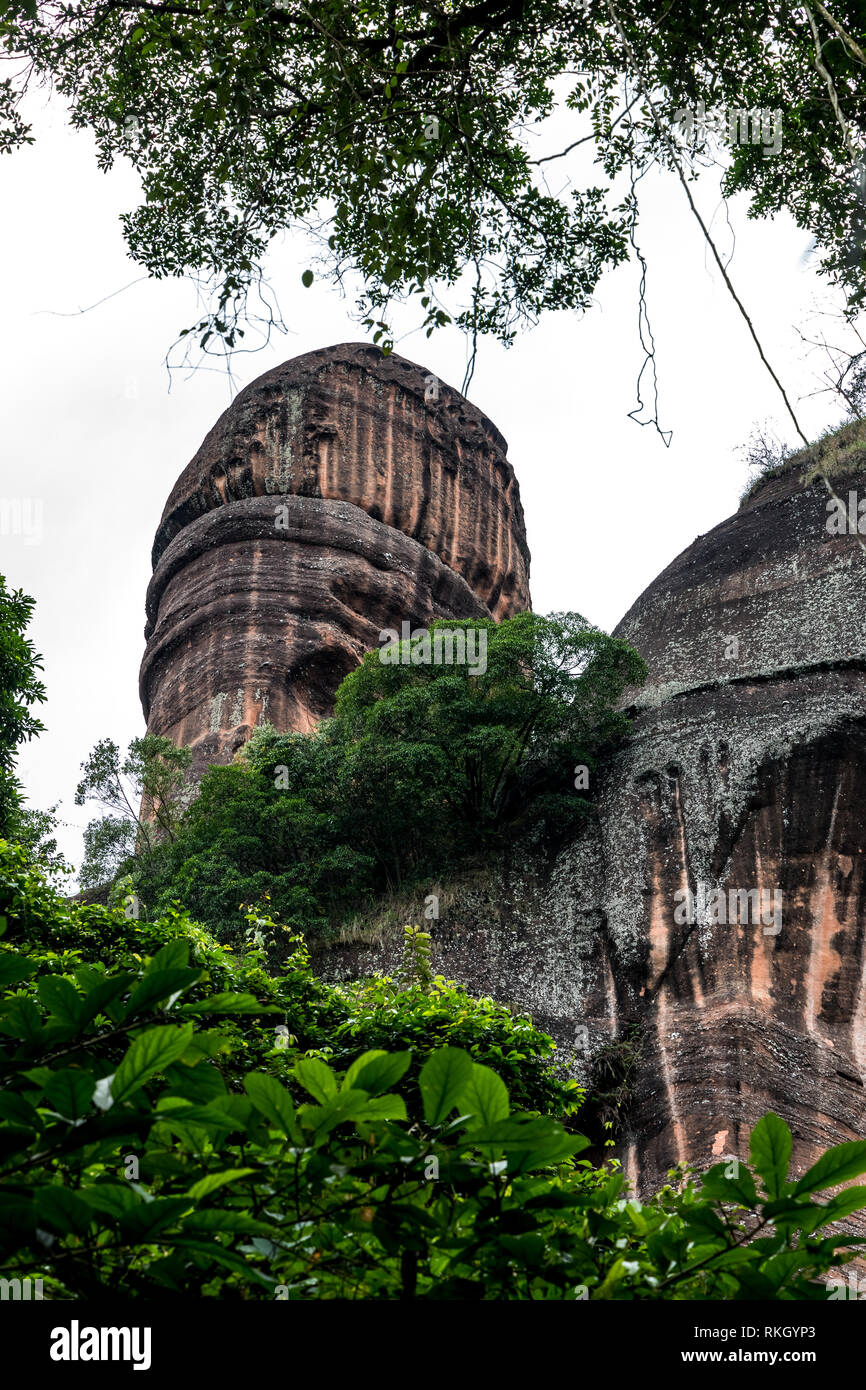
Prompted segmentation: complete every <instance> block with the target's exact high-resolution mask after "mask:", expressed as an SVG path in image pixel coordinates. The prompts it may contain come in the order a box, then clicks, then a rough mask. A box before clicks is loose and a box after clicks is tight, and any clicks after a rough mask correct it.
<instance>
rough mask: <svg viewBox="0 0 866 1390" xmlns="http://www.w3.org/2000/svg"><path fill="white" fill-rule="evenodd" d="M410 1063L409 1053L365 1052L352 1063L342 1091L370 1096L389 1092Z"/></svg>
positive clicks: (410, 1056) (410, 1055) (410, 1054)
mask: <svg viewBox="0 0 866 1390" xmlns="http://www.w3.org/2000/svg"><path fill="white" fill-rule="evenodd" d="M411 1062H412V1053H411V1052H379V1051H373V1052H365V1053H364V1054H363V1056H362V1057H359V1058H358V1060H357V1061H356V1062H353V1063H352V1065H351V1066H350V1068H349V1070H348V1071H347V1072H346V1075H345V1078H344V1080H343V1090H344V1091H352V1090H358V1091H367V1092H368V1093H369V1094H370V1095H371V1096H376V1095H379V1094H380V1093H381V1092H382V1091H390V1089H391V1087H392V1086H396V1084H397V1082H398V1081H399V1080H400V1078H401V1077H402V1076H405V1074H406V1072H407V1071H408V1070H409V1066H410V1064H411Z"/></svg>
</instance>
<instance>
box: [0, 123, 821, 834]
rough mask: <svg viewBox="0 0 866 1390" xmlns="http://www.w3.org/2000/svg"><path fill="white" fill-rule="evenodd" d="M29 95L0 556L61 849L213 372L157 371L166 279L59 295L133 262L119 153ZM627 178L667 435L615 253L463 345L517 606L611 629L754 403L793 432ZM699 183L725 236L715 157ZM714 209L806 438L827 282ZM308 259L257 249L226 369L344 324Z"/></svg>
mask: <svg viewBox="0 0 866 1390" xmlns="http://www.w3.org/2000/svg"><path fill="white" fill-rule="evenodd" d="M32 109H33V111H34V114H35V118H36V130H37V136H38V138H37V143H36V144H35V146H32V147H29V148H26V149H24V150H21V151H20V152H17V153H15V154H14V155H12V156H6V157H5V158H4V159H3V160H2V162H0V199H2V201H0V207H2V211H3V216H2V219H0V257H2V265H3V268H4V299H5V303H4V320H5V321H4V324H3V338H2V341H3V349H2V355H3V362H2V374H0V383H2V386H0V389H2V405H0V414H2V419H0V499H2V498H7V499H31V501H33V502H38V501H41V503H42V506H43V514H44V535H43V538H42V541H41V543H40V544H28V543H27V540H26V538H25V537H24V536H16V535H9V534H7V535H3V536H0V547H2V556H0V569H2V571H3V572H5V573H6V575H7V577H8V579H9V581H10V583H11V585H12V586H13V587H18V588H23V589H24V590H25V591H27V592H28V593H30V594H32V595H34V597H35V598H36V600H37V612H36V620H35V624H34V626H33V630H32V635H33V637H34V640H35V643H36V646H37V649H38V650H39V651H40V652H41V653H42V654H43V656H44V661H45V673H44V678H45V681H46V684H47V687H48V701H47V704H46V705H45V706H44V707H43V708H42V710H41V711H40V713H41V716H42V718H43V719H44V722H45V723H46V725H47V732H46V733H45V734H44V735H43V736H42V737H41V738H40V739H39V740H38V741H36V742H34V743H32V744H31V745H29V746H28V747H25V749H24V751H23V753H22V756H21V759H20V765H19V766H20V775H21V777H22V780H23V782H24V784H25V788H26V791H27V794H28V797H29V798H30V800H31V803H32V804H34V805H37V806H47V805H49V804H51V803H53V802H57V801H59V802H60V803H61V816H62V818H63V821H64V822H65V828H64V833H63V837H62V845H63V848H64V850H65V852H66V853H67V855H68V856H69V857H70V858H71V859H72V860H73V861H74V862H79V861H80V854H81V830H82V828H83V826H84V824H85V823H86V820H87V818H88V812H87V810H85V809H84V808H78V807H76V806H75V805H74V802H73V794H74V788H75V783H76V780H77V775H78V771H79V764H80V762H81V760H82V758H84V757H85V755H86V754H87V752H88V751H89V749H90V748H91V747H92V745H93V744H94V743H95V742H96V741H97V740H98V739H99V738H102V737H106V736H111V737H112V738H114V739H115V740H117V742H118V743H120V744H121V745H125V744H126V743H127V742H128V740H129V739H130V738H132V737H134V736H136V735H138V734H140V733H142V732H143V731H144V723H143V718H142V713H141V707H140V704H139V700H138V668H139V663H140V660H141V656H142V651H143V645H144V643H143V625H144V596H145V589H146V587H147V582H148V578H149V575H150V548H151V544H152V540H153V534H154V531H155V528H156V525H157V523H158V521H159V517H160V514H161V512H162V508H163V505H164V502H165V499H166V497H167V495H168V492H169V490H170V488H171V486H172V484H173V483H174V481H175V479H176V478H177V476H178V474H179V473H180V472H181V470H182V469H183V468H184V466H185V465H186V463H187V462H188V461H189V459H190V458H191V457H192V455H193V454H194V453H195V451H196V449H197V448H198V446H199V444H200V442H201V440H202V438H203V437H204V435H205V433H206V432H207V430H208V429H209V428H210V427H211V425H212V424H213V423H214V421H215V420H216V418H217V416H218V415H219V414H220V412H221V411H222V410H223V409H225V407H226V406H227V405H228V404H229V403H230V400H231V387H230V384H229V382H228V380H227V379H226V377H225V375H224V374H221V373H220V372H219V371H217V370H207V371H203V370H199V371H196V372H193V373H189V374H187V375H185V376H184V375H181V374H175V376H174V379H173V381H172V383H171V389H170V390H169V379H168V375H167V372H166V369H165V366H164V357H165V353H166V351H167V349H168V348H169V346H170V345H171V343H172V342H173V341H174V339H175V337H176V335H177V332H178V330H179V329H180V328H182V327H186V326H187V325H188V324H190V323H191V322H193V321H194V314H195V303H194V299H193V296H192V292H191V290H190V288H189V286H187V285H185V284H184V283H182V282H162V283H157V282H150V281H145V282H143V283H139V284H135V285H133V287H132V288H129V289H127V290H125V292H123V293H121V294H117V295H116V296H115V297H114V298H111V299H109V300H108V301H107V302H105V303H103V304H101V305H100V306H99V307H97V308H94V309H92V310H90V311H89V312H87V313H84V314H80V313H77V312H76V311H77V310H79V309H81V308H84V307H86V306H89V305H92V304H95V303H96V302H97V301H100V300H103V299H104V298H105V297H106V296H108V295H112V294H113V292H115V291H117V290H119V289H120V288H121V287H123V286H125V285H127V284H128V283H129V282H130V281H133V280H135V279H136V278H137V277H138V276H139V275H140V273H141V272H140V271H139V269H138V268H137V267H136V266H135V265H134V264H133V263H132V262H131V261H130V260H129V259H128V257H127V255H126V252H125V247H124V242H123V239H122V236H121V231H120V226H119V221H118V218H119V214H120V213H121V212H122V211H124V210H125V209H128V208H131V207H133V206H134V205H135V202H136V188H137V184H136V180H135V178H134V177H133V175H132V174H131V173H130V172H129V171H128V170H125V169H119V170H115V171H113V172H111V173H110V174H108V175H106V174H103V173H100V172H99V170H98V169H97V167H96V162H95V158H94V150H93V142H92V140H91V139H90V137H89V136H88V135H87V134H85V133H81V132H76V131H73V130H72V129H71V128H70V127H68V125H67V124H66V115H65V112H64V110H63V107H62V105H60V104H59V103H56V104H55V103H54V102H50V103H46V102H45V100H44V99H43V100H41V101H40V102H39V103H38V104H37V105H36V106H35V107H34V108H32ZM563 143H565V142H563ZM552 148H556V146H555V145H554V146H552ZM782 157H784V153H783V154H782ZM558 167H559V166H557V165H554V166H553V168H555V169H558ZM560 177H561V178H564V174H563V175H560ZM641 190H642V192H641V198H642V209H643V211H642V225H641V242H642V246H643V249H644V251H645V253H646V255H647V258H648V260H649V265H650V270H649V280H648V287H647V289H648V298H649V308H650V313H651V316H652V324H653V330H654V333H655V340H656V348H657V361H658V371H659V387H660V403H661V418H662V423H663V425H664V426H665V427H666V428H669V429H672V430H673V442H672V444H671V447H670V448H669V449H665V448H664V446H663V445H662V443H661V441H660V440H659V438H658V436H657V435H656V434H655V432H654V431H653V430H652V429H650V428H644V429H642V428H640V427H639V426H638V425H637V424H635V423H633V422H632V421H631V420H629V419H628V418H627V412H628V411H629V410H631V409H632V407H633V406H634V404H635V398H634V383H635V378H636V374H637V371H638V369H639V366H640V362H641V360H642V354H641V351H640V347H639V343H638V339H637V332H636V323H637V287H638V270H637V267H636V266H635V265H633V264H632V265H630V266H628V267H623V268H621V269H620V270H618V271H616V272H614V273H612V274H611V275H609V276H608V277H607V278H606V279H605V280H604V281H603V282H602V284H601V286H600V289H599V293H598V296H597V302H596V305H595V307H594V308H593V309H591V310H590V311H589V312H588V313H586V314H585V315H583V316H576V315H574V314H570V313H562V314H557V315H551V316H549V317H548V318H546V319H545V320H543V321H542V322H541V323H540V324H539V325H538V326H537V327H536V328H535V329H534V330H532V331H531V332H528V333H526V334H524V335H523V336H522V337H521V338H520V339H519V341H518V343H517V344H516V346H514V347H513V348H512V349H510V350H509V351H505V350H504V349H502V348H500V347H499V346H498V345H497V344H495V343H493V342H486V343H482V345H481V349H480V353H479V361H478V365H477V369H476V372H475V379H474V381H473V384H472V387H471V389H470V396H471V399H472V400H473V401H474V402H475V403H476V404H477V405H478V406H479V407H480V408H481V409H482V410H484V411H485V412H486V413H487V414H488V415H489V416H490V417H491V419H492V420H493V421H494V422H495V423H496V425H497V426H498V427H499V429H500V430H501V431H502V433H503V434H504V435H505V437H506V439H507V440H508V444H509V457H510V458H511V461H512V463H513V464H514V467H515V469H516V471H517V475H518V478H519V481H520V489H521V495H522V498H523V505H524V510H525V513H526V523H527V530H528V537H529V545H530V549H531V552H532V569H531V583H532V594H533V600H534V607H535V609H536V611H539V612H548V611H550V610H551V609H574V610H577V611H578V612H581V613H583V614H584V616H585V617H587V618H589V619H590V620H591V621H593V622H595V623H597V624H599V625H600V626H602V627H603V628H605V629H606V630H608V631H609V630H610V629H611V628H613V627H614V626H615V625H616V623H617V622H618V621H619V619H620V618H621V617H622V616H623V614H624V613H625V612H626V611H627V610H628V608H629V607H630V606H631V604H632V603H633V602H634V600H635V599H636V598H637V597H638V595H639V594H640V593H641V591H642V590H643V589H644V588H645V587H646V586H647V585H648V584H649V583H650V582H651V580H652V579H653V578H654V577H655V575H657V574H658V573H659V571H660V570H662V569H663V568H664V567H665V566H666V565H667V564H668V563H669V562H670V561H671V560H672V559H673V558H674V556H675V555H677V554H678V553H679V552H680V551H681V550H682V549H683V548H684V547H686V546H687V545H689V544H690V543H691V541H692V540H693V539H694V537H695V536H696V535H698V534H700V533H702V532H706V531H708V530H710V528H711V527H713V526H715V525H716V524H717V523H718V522H720V521H722V520H723V519H724V518H725V517H726V516H728V515H730V514H731V512H733V511H734V510H736V507H737V503H738V499H739V495H740V493H741V491H742V489H743V486H744V484H745V482H746V478H747V470H746V466H745V463H744V461H743V459H742V456H741V455H739V454H738V453H737V447H738V446H740V445H742V444H743V443H744V442H745V441H746V440H747V438H748V436H749V434H750V432H751V429H752V426H753V424H754V423H755V422H756V421H760V420H765V419H769V420H771V421H775V422H776V423H777V427H779V428H780V429H782V430H784V431H785V432H786V433H788V434H790V429H789V427H788V426H787V425H784V424H783V411H782V410H781V409H780V403H779V400H778V397H777V394H776V392H775V388H774V387H773V384H772V382H771V381H770V379H769V378H768V376H767V374H766V372H765V371H764V369H763V367H762V366H761V363H760V361H759V359H758V356H757V353H756V351H755V349H754V346H753V345H752V343H751V342H750V340H749V338H748V335H747V332H746V329H745V326H744V324H743V322H742V320H741V319H740V318H739V316H738V313H737V311H736V309H735V307H734V305H733V304H732V302H731V301H730V299H729V297H728V295H727V292H726V291H725V289H724V287H723V285H722V283H721V280H720V277H719V275H718V273H717V272H716V270H715V268H714V267H713V266H712V264H711V261H710V258H709V256H708V253H707V251H706V248H705V246H704V243H703V241H702V239H701V236H700V233H699V230H698V228H697V225H696V224H695V222H694V221H693V220H692V218H691V216H690V214H689V212H688V209H687V205H686V203H685V199H684V195H683V193H682V190H681V188H680V187H679V185H678V184H677V183H676V181H675V180H673V179H671V178H670V177H669V176H665V177H664V178H662V177H658V178H648V179H645V180H644V182H643V184H642V185H641ZM698 197H699V202H700V205H701V207H702V209H703V210H704V212H705V214H706V216H707V217H708V218H709V217H714V219H715V220H714V223H713V228H714V232H717V233H718V234H719V239H720V243H721V245H722V246H723V247H724V248H725V249H726V250H727V249H730V241H729V237H728V234H727V231H726V228H725V224H724V218H723V216H722V213H721V210H720V208H719V198H718V184H717V181H716V182H715V183H714V181H713V178H712V176H707V178H706V180H704V181H702V182H701V184H700V185H699V194H698ZM731 217H732V221H733V224H734V227H735V229H736V250H735V255H734V259H733V262H732V265H731V274H732V277H733V279H734V283H735V285H736V287H737V289H738V291H739V293H740V295H741V297H742V298H743V299H744V301H745V302H746V304H747V306H748V308H749V311H750V313H751V315H752V317H753V319H754V321H755V324H756V326H757V328H758V331H759V333H760V336H761V338H762V340H763V343H764V346H765V349H766V351H767V353H768V355H769V357H770V360H771V361H772V362H773V363H774V365H775V367H776V369H777V371H778V372H779V373H780V375H781V376H782V378H783V380H784V381H785V383H786V385H787V387H788V389H789V393H790V394H791V396H792V398H793V399H795V400H798V401H799V402H800V404H799V407H798V408H799V410H800V411H801V415H802V419H803V421H804V423H805V424H806V426H807V433H810V434H815V433H817V432H819V430H820V429H821V428H823V427H825V426H826V425H827V424H828V423H835V422H836V419H837V417H838V415H839V411H838V408H837V407H836V406H834V405H833V404H832V403H831V402H829V401H828V400H827V399H826V398H820V399H819V400H817V401H814V400H808V399H803V397H805V396H806V394H807V393H808V392H811V391H814V390H815V387H816V385H817V384H818V382H817V376H818V372H819V369H820V365H821V364H820V362H819V361H818V360H817V359H814V360H809V359H807V358H806V357H805V356H804V352H803V349H802V346H801V344H800V342H799V339H798V337H797V334H796V331H795V325H800V326H804V325H806V324H807V323H808V322H810V320H813V319H814V309H815V305H816V302H817V297H818V296H819V295H823V301H824V302H826V295H824V294H823V291H822V287H821V285H820V283H819V281H818V278H817V276H816V275H815V272H814V263H813V261H812V259H811V258H810V256H809V255H808V239H807V238H806V237H805V236H804V235H803V234H802V233H800V232H799V231H797V229H796V228H795V227H794V226H793V224H792V223H790V222H789V221H788V220H787V219H777V220H776V221H775V222H774V223H772V224H770V223H750V222H748V221H747V219H746V218H745V216H744V213H743V209H742V208H740V207H734V208H733V209H732V210H731ZM307 264H308V251H307V249H306V248H305V246H304V244H303V243H300V242H298V243H292V242H289V241H287V242H285V243H284V244H283V245H282V246H279V247H275V248H274V250H273V252H272V254H271V257H270V261H269V265H268V269H269V272H270V274H271V278H272V280H273V283H274V284H275V286H276V288H277V291H278V294H279V298H280V301H281V307H282V309H283V313H284V317H285V319H286V322H287V324H288V325H289V328H290V332H289V335H288V336H287V337H282V336H280V337H277V338H275V339H274V341H273V342H272V343H271V345H270V346H269V347H267V348H265V349H264V350H263V351H261V352H260V353H259V354H257V355H253V356H247V357H240V358H238V359H236V364H235V374H236V381H237V385H238V386H239V387H242V386H245V385H246V384H247V383H248V382H249V381H252V380H253V379H254V378H255V377H256V376H258V375H260V374H261V373H262V372H264V371H266V370H267V369H269V368H270V367H272V366H274V365H276V364H277V363H279V362H281V361H284V360H286V359H287V358H289V357H293V356H295V355H296V354H298V353H302V352H307V351H310V350H311V349H313V348H320V347H325V346H327V345H328V344H331V343H340V342H346V341H357V340H359V339H362V338H363V337H364V333H363V330H362V329H360V328H359V327H358V325H357V324H356V323H355V322H353V320H352V318H351V307H352V306H351V304H350V303H349V302H346V301H344V300H342V299H341V298H340V296H339V295H338V293H337V292H336V291H334V290H331V289H329V288H327V287H326V286H325V285H324V284H322V285H319V284H316V285H314V287H313V288H312V289H310V290H307V289H304V288H303V287H302V285H301V281H300V276H301V272H302V270H303V269H304V268H305V266H306V265H307ZM397 350H398V351H400V352H402V353H403V354H404V355H405V356H407V357H409V358H411V359H413V360H415V361H418V362H421V363H423V364H424V365H426V366H428V367H429V368H430V370H432V371H433V372H435V373H437V374H438V376H439V377H440V378H442V379H443V380H445V381H447V382H449V383H451V384H452V385H454V386H457V387H459V385H460V382H461V380H462V377H463V370H464V365H465V358H466V345H465V342H464V340H463V339H462V337H461V336H460V335H459V334H457V333H448V332H446V333H444V334H442V336H434V338H432V339H431V340H429V341H428V340H425V339H424V337H423V334H415V335H414V336H411V337H408V338H406V339H404V340H403V341H400V342H398V343H397Z"/></svg>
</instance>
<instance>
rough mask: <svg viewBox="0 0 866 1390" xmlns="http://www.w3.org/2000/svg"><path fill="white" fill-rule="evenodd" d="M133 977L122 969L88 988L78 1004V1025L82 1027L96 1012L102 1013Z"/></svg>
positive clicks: (94, 1016)
mask: <svg viewBox="0 0 866 1390" xmlns="http://www.w3.org/2000/svg"><path fill="white" fill-rule="evenodd" d="M134 979H135V976H134V975H133V974H132V973H131V972H130V971H128V970H124V971H121V973H120V974H119V975H109V976H108V978H107V979H102V980H100V981H99V983H98V984H96V985H94V986H93V988H92V989H89V990H88V991H87V993H86V995H85V996H84V999H83V1001H82V1003H81V1005H80V1006H79V1014H78V1024H79V1027H81V1028H83V1027H84V1025H85V1023H89V1022H90V1020H91V1019H93V1018H96V1015H97V1014H101V1013H104V1012H105V1010H106V1008H107V1006H108V1005H109V1004H110V1003H111V1001H112V1000H113V999H116V998H117V996H118V995H119V994H122V993H123V992H124V990H125V989H126V988H127V986H128V985H129V984H130V983H131V982H132V981H133V980H134Z"/></svg>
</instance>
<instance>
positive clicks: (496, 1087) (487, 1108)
mask: <svg viewBox="0 0 866 1390" xmlns="http://www.w3.org/2000/svg"><path fill="white" fill-rule="evenodd" d="M459 1106H460V1110H461V1111H462V1112H464V1113H465V1114H468V1115H472V1116H473V1117H474V1118H475V1120H476V1122H477V1123H478V1124H482V1125H495V1124H496V1123H497V1121H499V1120H505V1119H507V1118H508V1115H509V1112H510V1109H511V1107H510V1105H509V1104H508V1090H507V1088H506V1085H505V1082H504V1081H503V1080H502V1078H501V1077H499V1076H497V1075H496V1072H495V1071H494V1070H493V1068H492V1067H485V1066H483V1065H482V1064H481V1063H480V1062H475V1063H473V1066H472V1072H471V1075H470V1077H469V1080H468V1082H467V1083H466V1085H465V1086H464V1088H463V1092H462V1094H461V1096H460V1100H459Z"/></svg>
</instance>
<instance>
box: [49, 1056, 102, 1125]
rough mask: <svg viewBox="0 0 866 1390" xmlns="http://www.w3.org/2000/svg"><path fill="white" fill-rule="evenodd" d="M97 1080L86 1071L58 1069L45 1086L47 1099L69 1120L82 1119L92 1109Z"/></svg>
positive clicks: (70, 1068) (53, 1108) (52, 1106)
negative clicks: (91, 1104)
mask: <svg viewBox="0 0 866 1390" xmlns="http://www.w3.org/2000/svg"><path fill="white" fill-rule="evenodd" d="M95 1085H96V1082H95V1080H94V1078H93V1077H92V1076H90V1075H89V1074H88V1073H87V1072H86V1071H78V1070H77V1069H76V1068H74V1067H68V1068H66V1070H64V1071H56V1072H55V1073H54V1075H53V1076H52V1078H51V1080H50V1081H49V1082H47V1083H46V1086H45V1099H46V1100H47V1102H48V1104H49V1105H50V1106H51V1109H52V1110H56V1111H57V1113H58V1114H59V1115H62V1116H63V1117H64V1119H67V1120H80V1119H82V1118H83V1116H85V1115H86V1114H87V1113H88V1111H89V1110H90V1103H91V1100H92V1099H93V1091H94V1087H95Z"/></svg>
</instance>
